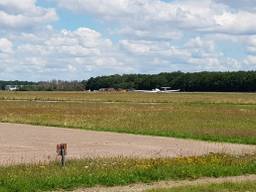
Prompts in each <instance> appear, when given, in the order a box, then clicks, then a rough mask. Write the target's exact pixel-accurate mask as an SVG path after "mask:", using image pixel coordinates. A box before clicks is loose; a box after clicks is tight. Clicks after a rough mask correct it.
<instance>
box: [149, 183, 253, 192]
mask: <svg viewBox="0 0 256 192" xmlns="http://www.w3.org/2000/svg"><path fill="white" fill-rule="evenodd" d="M255 191H256V183H255V182H242V183H223V184H211V185H200V186H188V187H179V188H172V189H155V190H150V191H147V192H255Z"/></svg>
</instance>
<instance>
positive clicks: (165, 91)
mask: <svg viewBox="0 0 256 192" xmlns="http://www.w3.org/2000/svg"><path fill="white" fill-rule="evenodd" d="M161 88H162V89H163V90H160V89H158V88H155V89H152V90H134V92H142V93H174V92H180V89H172V90H170V87H161Z"/></svg>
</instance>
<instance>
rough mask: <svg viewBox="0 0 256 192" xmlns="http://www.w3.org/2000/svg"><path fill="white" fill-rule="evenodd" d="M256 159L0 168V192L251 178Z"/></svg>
mask: <svg viewBox="0 0 256 192" xmlns="http://www.w3.org/2000/svg"><path fill="white" fill-rule="evenodd" d="M255 160H256V156H255V155H250V156H240V157H238V156H229V155H222V154H210V155H207V156H202V157H186V158H185V157H180V158H175V159H171V158H167V159H126V158H113V159H96V160H95V159H94V160H92V159H85V160H71V161H68V162H67V164H66V167H65V168H61V167H60V165H59V164H58V163H57V162H53V163H50V164H48V165H43V164H42V165H17V166H10V167H0V186H1V187H0V191H1V192H3V191H4V192H7V191H8V192H13V191H15V192H23V191H24V192H25V191H47V190H48V191H49V190H60V189H64V190H68V189H75V188H83V187H93V186H96V185H102V186H115V185H127V184H131V183H137V182H146V183H147V182H152V181H160V180H170V179H173V180H182V179H197V178H200V177H223V176H238V175H244V174H254V173H255V172H256V161H255Z"/></svg>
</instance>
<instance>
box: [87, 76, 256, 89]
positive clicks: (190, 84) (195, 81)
mask: <svg viewBox="0 0 256 192" xmlns="http://www.w3.org/2000/svg"><path fill="white" fill-rule="evenodd" d="M83 84H84V85H85V86H86V88H87V89H90V90H98V89H100V88H103V87H104V88H110V87H112V88H121V89H143V90H151V89H154V88H161V87H171V88H172V89H181V90H182V91H220V92H229V91H240V92H254V91H256V71H247V72H246V71H238V72H196V73H183V72H172V73H160V74H154V75H146V74H130V75H127V74H126V75H111V76H101V77H95V78H90V79H88V80H87V81H84V82H83Z"/></svg>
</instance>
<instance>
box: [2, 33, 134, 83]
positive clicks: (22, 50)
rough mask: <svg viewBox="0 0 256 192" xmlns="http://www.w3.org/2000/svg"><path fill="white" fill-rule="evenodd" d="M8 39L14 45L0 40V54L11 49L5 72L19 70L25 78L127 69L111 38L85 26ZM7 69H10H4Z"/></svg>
mask: <svg viewBox="0 0 256 192" xmlns="http://www.w3.org/2000/svg"><path fill="white" fill-rule="evenodd" d="M28 37H32V38H31V39H29V38H28ZM10 39H11V40H12V41H13V42H14V43H15V45H16V46H15V47H13V46H12V43H11V41H9V40H7V39H0V54H1V51H2V52H4V53H7V52H8V53H9V52H12V51H13V52H14V54H13V55H9V57H8V56H7V58H6V59H8V60H9V67H8V69H5V73H6V75H7V74H8V73H11V74H16V75H17V74H18V73H20V72H21V71H22V74H24V78H27V79H37V80H40V79H42V78H43V79H45V78H47V77H48V78H58V79H82V78H88V77H90V75H89V74H88V73H90V74H93V73H98V74H99V73H101V72H102V71H104V70H105V71H109V72H110V71H112V72H116V73H120V72H125V71H127V72H128V71H129V70H130V68H129V66H126V67H125V68H124V60H121V56H120V55H119V53H118V52H116V51H115V50H114V47H113V44H112V41H111V40H110V39H107V38H104V37H102V35H101V34H100V33H99V32H96V31H94V30H92V29H89V28H78V29H76V30H73V31H71V30H66V29H65V30H61V31H54V30H53V31H48V32H47V33H39V34H37V35H35V34H30V33H23V34H22V35H19V34H16V35H10ZM0 60H1V58H0ZM10 69H11V70H12V71H7V70H10ZM2 73H3V72H2ZM25 74H26V75H25Z"/></svg>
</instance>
